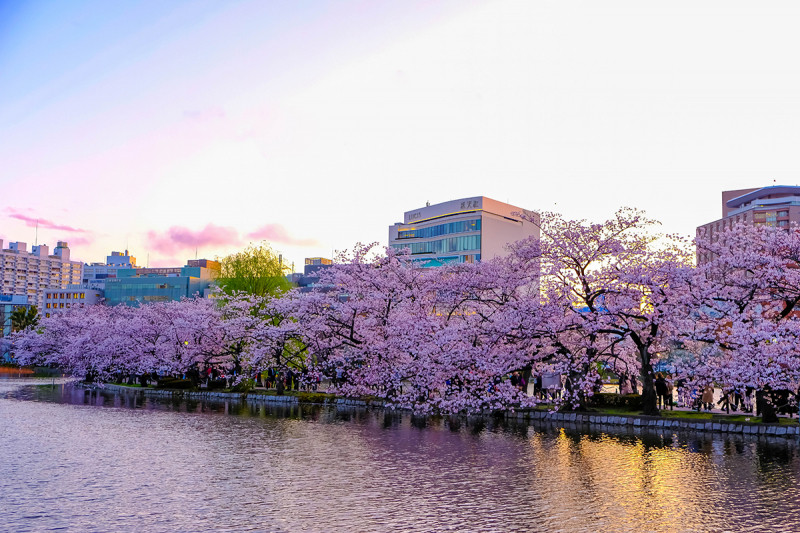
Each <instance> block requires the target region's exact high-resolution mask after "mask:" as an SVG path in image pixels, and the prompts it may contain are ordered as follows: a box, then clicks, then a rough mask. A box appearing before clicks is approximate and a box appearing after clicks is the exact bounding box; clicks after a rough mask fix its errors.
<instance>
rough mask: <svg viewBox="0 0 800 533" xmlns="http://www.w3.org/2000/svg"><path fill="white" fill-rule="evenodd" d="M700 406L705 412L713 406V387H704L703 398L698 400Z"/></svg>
mask: <svg viewBox="0 0 800 533" xmlns="http://www.w3.org/2000/svg"><path fill="white" fill-rule="evenodd" d="M700 404H701V405H702V406H703V409H705V410H706V411H710V410H711V408H712V407H713V406H714V386H713V385H706V387H705V388H704V389H703V396H702V397H701V398H700Z"/></svg>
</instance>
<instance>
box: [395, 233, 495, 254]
mask: <svg viewBox="0 0 800 533" xmlns="http://www.w3.org/2000/svg"><path fill="white" fill-rule="evenodd" d="M392 247H394V248H395V249H397V250H402V249H404V248H410V249H411V254H412V255H416V254H437V255H438V254H448V253H453V252H466V251H470V250H480V248H481V236H480V235H467V236H464V237H448V238H446V239H438V240H435V241H428V242H410V243H408V244H393V245H392Z"/></svg>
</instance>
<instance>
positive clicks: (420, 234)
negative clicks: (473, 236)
mask: <svg viewBox="0 0 800 533" xmlns="http://www.w3.org/2000/svg"><path fill="white" fill-rule="evenodd" d="M480 230H481V219H479V218H476V219H474V220H459V221H458V222H450V223H448V224H438V225H436V226H429V227H427V228H419V229H406V230H400V231H398V232H397V238H398V239H429V238H431V237H440V236H442V235H449V234H451V233H466V232H468V231H480ZM414 253H416V252H414ZM419 253H423V252H419Z"/></svg>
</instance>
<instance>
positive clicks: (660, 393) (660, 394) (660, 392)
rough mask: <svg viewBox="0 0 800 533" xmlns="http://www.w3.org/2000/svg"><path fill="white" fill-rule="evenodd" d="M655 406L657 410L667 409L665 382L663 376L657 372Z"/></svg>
mask: <svg viewBox="0 0 800 533" xmlns="http://www.w3.org/2000/svg"><path fill="white" fill-rule="evenodd" d="M655 386H656V405H657V407H658V408H659V409H665V408H666V407H667V380H666V379H664V374H662V373H661V372H659V373H658V374H656V382H655Z"/></svg>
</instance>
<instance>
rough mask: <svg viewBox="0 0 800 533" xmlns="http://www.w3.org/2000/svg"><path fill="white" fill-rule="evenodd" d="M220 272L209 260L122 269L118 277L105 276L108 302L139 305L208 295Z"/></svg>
mask: <svg viewBox="0 0 800 533" xmlns="http://www.w3.org/2000/svg"><path fill="white" fill-rule="evenodd" d="M219 271H220V264H219V263H218V262H217V261H210V260H208V259H195V260H191V261H187V263H186V266H183V267H172V268H121V269H119V270H117V272H116V276H117V277H116V278H108V279H106V282H105V304H106V305H119V304H125V305H131V306H137V305H141V304H143V303H152V302H167V301H177V300H180V299H181V298H193V297H195V296H200V297H203V298H207V297H208V296H209V295H210V292H211V284H212V283H213V281H214V279H216V277H217V276H218V275H219Z"/></svg>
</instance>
